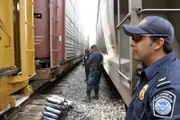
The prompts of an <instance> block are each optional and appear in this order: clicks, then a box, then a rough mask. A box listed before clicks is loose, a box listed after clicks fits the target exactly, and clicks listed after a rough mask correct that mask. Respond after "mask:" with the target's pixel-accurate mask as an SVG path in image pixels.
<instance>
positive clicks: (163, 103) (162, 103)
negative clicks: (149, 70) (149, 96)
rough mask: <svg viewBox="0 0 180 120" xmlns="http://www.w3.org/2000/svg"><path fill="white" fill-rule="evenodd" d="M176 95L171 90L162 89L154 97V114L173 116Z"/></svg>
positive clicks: (162, 116)
mask: <svg viewBox="0 0 180 120" xmlns="http://www.w3.org/2000/svg"><path fill="white" fill-rule="evenodd" d="M175 101H176V95H174V94H173V93H172V92H170V91H162V92H160V93H159V94H157V95H156V96H155V97H154V99H153V114H154V116H157V117H160V118H171V117H172V115H173V112H174V105H175Z"/></svg>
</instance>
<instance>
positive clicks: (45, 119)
mask: <svg viewBox="0 0 180 120" xmlns="http://www.w3.org/2000/svg"><path fill="white" fill-rule="evenodd" d="M43 120H58V119H54V118H50V117H47V116H43Z"/></svg>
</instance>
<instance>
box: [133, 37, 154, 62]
mask: <svg viewBox="0 0 180 120" xmlns="http://www.w3.org/2000/svg"><path fill="white" fill-rule="evenodd" d="M132 39H133V40H131V42H130V46H131V47H132V55H133V58H134V60H137V61H140V62H144V63H146V61H148V60H150V59H151V58H152V56H153V53H154V47H155V46H154V45H153V42H152V41H151V39H150V37H148V36H144V37H140V38H138V39H135V38H132Z"/></svg>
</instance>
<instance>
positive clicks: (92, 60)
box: [85, 51, 103, 71]
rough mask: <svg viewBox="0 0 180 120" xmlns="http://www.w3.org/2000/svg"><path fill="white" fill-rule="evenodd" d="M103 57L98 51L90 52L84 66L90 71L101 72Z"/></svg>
mask: <svg viewBox="0 0 180 120" xmlns="http://www.w3.org/2000/svg"><path fill="white" fill-rule="evenodd" d="M102 59H103V56H102V54H101V53H100V52H99V51H94V52H91V54H90V56H89V59H88V61H87V62H86V64H85V66H89V68H90V70H91V71H96V70H101V62H102Z"/></svg>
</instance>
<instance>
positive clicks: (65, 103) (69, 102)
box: [64, 100, 73, 107]
mask: <svg viewBox="0 0 180 120" xmlns="http://www.w3.org/2000/svg"><path fill="white" fill-rule="evenodd" d="M64 105H68V106H69V107H72V106H73V101H70V100H65V101H64Z"/></svg>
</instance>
